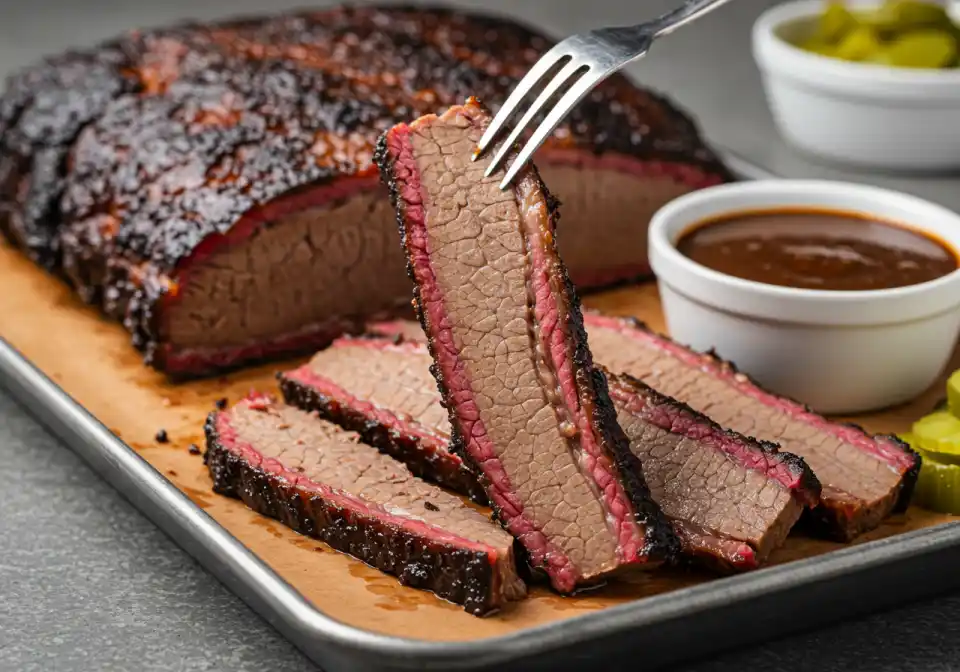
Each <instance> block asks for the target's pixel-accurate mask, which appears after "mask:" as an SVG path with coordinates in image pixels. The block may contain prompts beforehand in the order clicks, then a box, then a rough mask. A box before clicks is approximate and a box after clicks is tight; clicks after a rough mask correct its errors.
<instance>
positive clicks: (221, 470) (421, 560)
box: [203, 411, 499, 616]
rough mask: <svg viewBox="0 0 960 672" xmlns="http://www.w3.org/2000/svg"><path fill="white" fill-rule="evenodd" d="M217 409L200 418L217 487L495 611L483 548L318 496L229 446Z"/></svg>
mask: <svg viewBox="0 0 960 672" xmlns="http://www.w3.org/2000/svg"><path fill="white" fill-rule="evenodd" d="M217 415H218V412H216V411H214V412H212V413H210V414H209V415H208V416H207V421H206V423H205V424H204V434H205V435H206V439H207V449H206V452H205V453H204V455H203V462H204V464H205V465H207V468H208V470H209V471H210V477H211V478H212V479H213V491H214V492H216V493H218V494H221V495H227V496H230V497H235V498H237V499H240V500H242V501H243V503H244V504H246V505H247V506H248V507H250V508H251V509H253V510H254V511H256V512H257V513H260V514H263V515H265V516H268V517H270V518H273V519H274V520H278V521H280V522H281V523H283V524H284V525H286V526H287V527H289V528H291V529H293V530H295V531H296V532H299V533H300V534H304V535H306V536H308V537H313V538H314V539H319V540H320V541H322V542H324V543H326V544H327V545H328V546H330V547H331V548H333V549H334V550H337V551H340V552H342V553H346V554H347V555H350V556H352V557H354V558H357V559H358V560H361V561H363V562H364V563H366V564H367V565H369V566H371V567H374V568H376V569H378V570H380V571H381V572H384V573H385V574H390V575H392V576H395V577H397V579H398V580H399V581H400V584H401V585H404V586H410V587H412V588H419V589H421V590H428V591H430V592H432V593H434V594H436V595H438V596H440V597H442V598H444V599H447V600H450V601H451V602H455V603H457V604H462V605H463V607H464V609H465V610H466V611H467V612H468V613H470V614H473V615H474V616H487V615H490V614H493V613H496V612H497V611H498V610H499V607H498V605H496V604H494V603H493V600H492V592H493V590H492V588H493V586H494V584H495V577H494V575H493V573H494V566H493V565H492V564H491V563H490V560H489V558H488V556H487V554H486V553H484V552H482V551H469V550H466V549H462V548H456V547H451V546H450V545H448V544H442V543H431V542H429V541H426V540H424V539H422V538H420V537H417V536H414V535H411V534H408V533H406V532H404V531H403V530H402V529H398V528H395V527H392V526H390V525H385V524H383V523H382V522H381V521H379V520H377V518H375V517H371V516H357V515H356V514H354V513H353V512H351V511H349V510H347V509H344V508H342V507H340V506H337V505H335V504H331V503H330V502H327V501H325V500H324V499H323V497H321V496H320V495H316V494H313V495H310V494H307V493H305V492H302V491H299V490H298V489H297V488H296V486H294V485H291V484H290V483H289V482H288V481H287V480H285V479H283V478H280V477H279V476H276V475H274V474H271V473H269V472H266V471H264V470H262V469H260V468H258V467H254V466H252V465H251V464H250V463H248V462H246V461H245V460H243V459H242V458H240V457H239V456H237V455H236V454H235V453H233V452H231V451H230V450H229V449H227V447H226V446H225V445H223V443H222V442H221V440H220V436H219V433H218V432H217V429H216V418H217Z"/></svg>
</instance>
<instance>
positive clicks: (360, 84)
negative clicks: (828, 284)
mask: <svg viewBox="0 0 960 672" xmlns="http://www.w3.org/2000/svg"><path fill="white" fill-rule="evenodd" d="M550 45H551V40H549V39H547V38H546V37H545V36H543V35H541V34H539V33H538V32H536V31H534V30H531V29H529V28H527V27H524V26H521V25H517V24H515V23H512V22H510V21H506V20H503V19H500V18H496V17H490V16H484V15H482V14H473V13H464V12H457V11H450V10H445V9H440V8H429V7H422V6H420V7H398V6H389V7H382V8H377V7H338V8H332V9H326V10H322V11H313V12H301V13H294V14H286V15H278V16H265V17H259V18H249V19H246V20H242V21H227V22H223V23H213V24H197V23H193V24H184V25H178V26H172V27H168V28H163V29H157V30H147V31H131V32H129V33H125V34H123V35H121V36H119V37H117V38H116V39H115V40H113V41H111V42H109V43H104V44H101V45H98V46H95V47H93V48H91V49H88V50H85V51H76V52H69V53H66V54H62V55H60V56H57V57H56V58H53V59H48V60H45V61H43V62H41V63H38V64H36V65H34V66H33V67H31V68H29V69H27V70H24V71H22V72H20V73H17V74H15V75H14V76H12V77H11V78H9V79H8V81H7V87H6V91H5V93H4V95H3V97H2V98H0V229H2V231H3V232H4V233H5V234H6V236H7V237H8V238H10V239H11V240H13V241H14V242H15V243H16V244H17V245H19V246H20V247H21V248H23V249H24V250H25V251H26V252H27V253H28V254H29V255H30V256H31V258H33V259H34V260H36V261H37V262H39V263H41V264H43V265H44V266H46V267H48V268H51V269H52V270H54V271H55V272H58V273H62V274H63V275H64V276H66V277H67V278H68V279H69V281H70V282H71V283H72V284H73V285H74V287H75V288H76V290H77V291H78V293H79V294H80V295H81V296H82V297H83V298H84V299H85V300H86V301H89V302H91V303H94V304H96V305H98V306H100V307H101V308H102V309H103V310H104V311H105V312H106V313H107V314H108V315H110V316H112V317H114V318H116V319H120V320H123V321H124V324H125V326H126V328H127V329H128V330H130V331H131V333H132V335H133V342H134V344H135V345H136V346H137V347H138V348H139V349H140V350H142V351H143V352H144V354H145V357H146V359H147V361H148V362H149V363H150V364H151V365H153V366H155V367H157V368H159V369H162V370H165V371H168V372H170V373H171V374H174V375H179V376H188V375H199V374H205V373H210V372H213V371H216V370H219V369H224V368H229V367H235V366H238V365H241V364H244V363H247V362H251V361H254V360H257V359H263V358H269V357H276V356H279V355H283V354H290V353H293V352H297V351H304V352H309V351H313V350H315V349H316V348H317V347H321V346H322V345H325V344H326V343H328V342H329V341H330V340H331V339H332V338H333V336H335V335H338V334H339V333H340V332H342V331H344V330H353V329H358V328H359V327H360V324H361V320H362V319H364V318H369V317H372V316H374V315H377V314H381V315H383V316H388V315H392V314H393V312H394V311H395V310H396V308H397V307H398V306H402V305H403V304H404V302H405V299H406V298H407V292H408V288H409V280H408V279H407V278H406V277H405V274H404V259H403V256H402V254H400V251H399V250H398V249H397V248H396V246H395V244H394V241H395V236H396V229H395V224H394V221H393V213H392V209H391V207H390V203H389V200H388V199H387V198H386V194H385V192H384V190H383V189H382V187H381V186H380V185H379V182H378V180H377V175H376V168H375V167H374V166H373V164H372V153H373V147H374V144H375V143H376V140H377V138H378V136H379V135H380V133H381V132H382V131H383V130H384V129H386V128H389V127H390V126H391V125H392V124H395V123H398V122H401V121H404V120H407V119H411V118H414V117H416V116H418V115H420V114H425V113H427V112H430V111H433V110H436V109H437V108H439V107H442V106H444V105H452V104H454V103H456V102H459V101H461V100H463V98H464V97H465V96H467V95H468V94H470V93H473V92H476V93H478V94H480V95H481V96H483V97H484V98H486V99H488V100H491V101H498V100H499V101H502V100H504V99H505V98H506V96H507V95H508V94H509V92H510V91H511V90H512V89H513V88H514V86H515V85H516V83H517V81H518V80H519V79H520V78H521V77H522V76H523V75H524V74H525V73H526V71H527V70H528V69H529V67H530V66H531V65H532V64H533V63H534V62H535V61H536V59H537V58H539V56H540V55H541V54H543V53H544V52H546V51H547V50H548V49H549V48H550ZM537 158H538V161H540V165H541V167H542V168H543V170H544V172H545V175H546V176H547V177H548V178H549V179H550V180H551V184H553V185H555V188H556V189H557V190H558V191H559V194H558V195H559V196H560V197H561V198H563V199H564V201H565V202H566V204H567V205H566V208H567V210H566V213H567V214H566V217H567V221H568V222H569V225H568V227H567V229H566V231H567V232H566V233H565V234H564V235H563V236H562V237H561V247H562V249H563V251H564V254H567V255H568V256H569V258H570V261H571V262H573V263H572V266H571V268H572V269H573V271H574V276H575V279H576V280H577V282H578V283H581V284H582V285H586V284H590V285H598V284H603V283H607V282H611V281H616V280H621V279H626V278H630V277H634V276H638V275H644V274H647V273H648V272H649V265H648V263H647V257H646V247H645V244H644V242H643V237H644V235H645V231H646V222H647V220H648V219H649V217H650V216H651V215H652V214H653V212H654V211H655V210H656V209H657V208H658V207H660V206H661V205H663V204H664V203H665V202H666V201H668V200H670V199H671V198H673V197H675V196H677V195H679V194H682V193H685V192H687V191H690V190H692V189H696V188H699V187H702V186H707V185H711V184H716V183H718V182H723V181H726V180H729V179H730V178H731V176H730V174H729V172H728V171H727V170H726V168H724V166H723V165H722V164H721V163H720V162H719V161H718V160H717V158H716V156H715V155H714V154H713V153H712V152H711V151H710V149H708V148H707V147H706V146H705V145H704V143H703V142H702V140H701V138H700V135H699V133H698V131H697V128H696V125H695V124H694V123H693V121H692V120H691V119H690V118H689V117H688V116H687V115H686V114H685V113H683V112H682V111H680V110H678V109H676V108H675V107H674V106H673V105H672V104H671V103H670V102H669V101H668V100H666V99H665V98H663V97H661V96H659V95H657V94H655V93H653V92H651V91H648V90H646V89H642V88H639V87H637V86H635V85H634V84H632V83H631V82H629V81H628V80H627V79H626V78H625V77H622V76H620V75H615V76H613V77H611V78H610V79H609V80H607V81H606V82H604V83H603V84H602V85H601V86H599V87H598V88H597V90H596V91H594V92H593V94H592V95H591V96H590V97H589V98H588V99H586V100H584V101H583V102H582V103H581V104H580V105H579V106H577V108H576V109H575V110H574V111H573V112H572V113H571V115H570V116H569V117H568V119H567V120H566V122H565V123H564V124H563V125H562V127H561V128H560V129H558V131H557V133H556V135H555V137H553V138H551V139H550V141H549V142H548V143H547V144H545V145H544V147H543V150H542V151H541V152H540V153H538V157H537ZM333 288H335V291H332V290H333Z"/></svg>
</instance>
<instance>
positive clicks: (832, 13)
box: [817, 2, 857, 44]
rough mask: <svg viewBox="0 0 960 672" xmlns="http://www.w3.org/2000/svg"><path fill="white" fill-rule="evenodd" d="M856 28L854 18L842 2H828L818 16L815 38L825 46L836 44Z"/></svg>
mask: <svg viewBox="0 0 960 672" xmlns="http://www.w3.org/2000/svg"><path fill="white" fill-rule="evenodd" d="M856 26H857V20H856V18H854V16H853V13H852V12H851V11H850V10H849V9H847V8H846V7H844V6H843V3H842V2H830V3H828V4H827V7H826V9H824V10H823V14H821V15H820V21H819V23H818V24H817V30H818V32H817V38H819V39H820V40H822V41H823V42H826V43H827V44H837V43H838V42H840V40H842V39H843V38H844V37H845V36H846V34H847V33H848V32H850V31H851V30H853V29H854V28H856Z"/></svg>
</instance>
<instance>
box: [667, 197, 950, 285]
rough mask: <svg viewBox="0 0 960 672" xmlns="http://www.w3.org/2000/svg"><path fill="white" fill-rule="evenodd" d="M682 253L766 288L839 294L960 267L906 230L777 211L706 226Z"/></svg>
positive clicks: (836, 215) (686, 237) (685, 241)
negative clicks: (766, 286) (764, 285)
mask: <svg viewBox="0 0 960 672" xmlns="http://www.w3.org/2000/svg"><path fill="white" fill-rule="evenodd" d="M677 249H678V250H679V251H680V253H681V254H683V255H684V256H686V257H688V258H689V259H692V260H693V261H695V262H697V263H698V264H701V265H703V266H706V267H707V268H710V269H712V270H714V271H719V272H720V273H725V274H727V275H732V276H735V277H737V278H743V279H744V280H752V281H754V282H762V283H765V284H768V285H779V286H782V287H796V288H799V289H819V290H833V291H844V290H847V291H848V290H854V291H864V290H877V289H891V288H894V287H905V286H908V285H916V284H920V283H922V282H928V281H930V280H935V279H936V278H939V277H942V276H944V275H947V274H949V273H951V272H953V271H955V270H956V269H957V264H958V261H957V255H956V253H955V252H954V251H953V250H952V249H950V248H949V247H947V246H946V245H944V244H943V243H942V242H940V241H939V240H936V239H935V238H932V237H929V236H927V235H925V234H923V233H920V232H917V231H914V230H912V229H909V228H907V227H905V226H899V225H896V224H891V223H887V222H883V221H880V220H877V219H873V218H870V217H867V216H862V215H860V214H858V213H852V212H849V213H848V212H842V211H832V210H817V209H802V208H797V209H777V210H758V211H751V212H741V213H734V214H729V215H724V216H722V217H718V218H714V219H710V220H707V221H704V222H702V223H700V224H698V225H697V226H695V227H693V228H692V229H691V230H689V231H687V232H686V233H684V234H683V236H681V238H680V241H679V242H678V243H677Z"/></svg>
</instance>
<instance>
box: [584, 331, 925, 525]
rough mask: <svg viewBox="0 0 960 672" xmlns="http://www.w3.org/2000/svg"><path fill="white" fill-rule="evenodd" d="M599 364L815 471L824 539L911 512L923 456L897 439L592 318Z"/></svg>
mask: <svg viewBox="0 0 960 672" xmlns="http://www.w3.org/2000/svg"><path fill="white" fill-rule="evenodd" d="M585 321H586V325H587V328H588V329H589V332H590V342H591V345H592V347H593V349H594V353H595V354H596V357H597V360H598V361H600V362H602V363H603V365H604V366H606V367H607V368H609V369H611V370H613V371H622V372H625V373H628V374H630V375H631V376H634V377H636V378H638V379H640V380H642V381H643V382H645V383H647V384H648V385H650V386H652V387H654V388H656V389H657V390H658V391H660V392H662V393H664V394H668V395H670V396H671V397H675V398H676V399H678V400H680V401H682V402H683V403H685V404H689V405H690V406H691V407H693V408H695V409H696V410H697V411H699V412H701V413H703V414H705V415H708V416H709V417H710V418H712V419H713V420H715V421H716V422H718V423H719V424H721V425H723V426H724V427H727V428H729V429H732V430H734V431H737V432H740V433H741V434H745V435H748V436H756V437H758V438H760V439H764V440H767V441H773V442H776V443H778V444H779V445H780V446H781V448H782V449H783V450H785V451H788V452H790V453H794V454H796V455H799V456H800V457H802V458H803V459H804V461H805V462H806V463H807V464H808V465H809V466H810V468H811V469H813V471H814V473H815V474H816V475H817V478H818V479H819V480H820V482H821V484H822V486H823V491H822V495H821V500H820V505H819V506H817V507H816V508H815V509H813V510H811V511H809V512H808V521H807V522H808V523H809V525H810V526H811V529H813V530H814V531H815V532H817V533H818V534H821V535H824V536H827V537H830V538H833V539H837V540H839V541H850V540H851V539H853V538H855V537H856V536H858V535H859V534H861V533H863V532H865V531H867V530H871V529H873V528H875V527H877V526H878V525H879V524H880V523H881V522H882V521H883V520H884V519H885V518H886V517H887V516H889V515H890V514H891V513H893V512H898V511H903V510H905V509H906V507H907V505H908V504H909V501H910V496H911V493H912V492H913V487H914V484H915V483H916V479H917V474H918V473H919V470H920V456H919V455H917V454H916V453H915V452H914V451H912V450H911V449H910V448H909V446H907V445H906V444H905V443H903V442H902V441H900V440H899V439H897V438H896V437H894V436H871V435H869V434H867V433H866V432H864V431H863V430H862V429H861V428H859V427H857V426H854V425H849V424H839V423H836V422H832V421H830V420H828V419H826V418H824V417H822V416H819V415H817V414H815V413H813V412H811V411H810V410H809V409H808V408H805V407H804V406H802V405H801V404H799V403H797V402H795V401H792V400H789V399H784V398H783V397H779V396H776V395H773V394H770V393H769V392H766V391H765V390H763V389H761V388H760V387H759V386H758V385H756V384H755V383H754V382H753V381H751V380H750V379H749V378H748V377H747V376H745V375H744V374H742V373H740V372H738V371H737V370H736V368H735V367H734V366H733V365H732V364H731V363H729V362H725V361H723V360H720V359H719V358H717V357H715V356H713V355H712V354H702V353H698V352H695V351H693V350H690V349H688V348H685V347H683V346H682V345H680V344H678V343H675V342H673V341H671V340H670V339H668V338H666V337H663V336H660V335H657V334H655V333H653V332H652V331H650V330H649V329H647V328H646V327H645V326H644V325H643V324H641V323H639V322H636V321H634V320H621V319H616V318H609V317H604V316H601V315H597V314H591V313H588V314H587V315H586V316H585Z"/></svg>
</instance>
